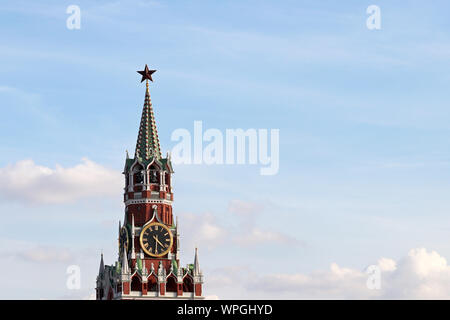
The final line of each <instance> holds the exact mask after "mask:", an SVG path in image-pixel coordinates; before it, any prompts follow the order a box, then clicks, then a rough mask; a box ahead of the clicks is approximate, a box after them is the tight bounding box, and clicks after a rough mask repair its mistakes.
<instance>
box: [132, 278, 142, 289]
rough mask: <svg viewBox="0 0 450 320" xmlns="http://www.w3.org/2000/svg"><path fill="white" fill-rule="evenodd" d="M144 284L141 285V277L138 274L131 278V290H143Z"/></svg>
mask: <svg viewBox="0 0 450 320" xmlns="http://www.w3.org/2000/svg"><path fill="white" fill-rule="evenodd" d="M141 290H142V285H141V279H139V277H138V276H135V277H133V279H131V291H141Z"/></svg>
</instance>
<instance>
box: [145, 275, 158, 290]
mask: <svg viewBox="0 0 450 320" xmlns="http://www.w3.org/2000/svg"><path fill="white" fill-rule="evenodd" d="M147 283H148V291H158V282H157V281H156V277H155V276H154V275H151V276H150V277H148V280H147Z"/></svg>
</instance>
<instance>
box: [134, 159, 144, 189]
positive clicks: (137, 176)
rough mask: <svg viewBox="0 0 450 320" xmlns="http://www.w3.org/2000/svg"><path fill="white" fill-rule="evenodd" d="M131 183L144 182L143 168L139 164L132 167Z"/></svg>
mask: <svg viewBox="0 0 450 320" xmlns="http://www.w3.org/2000/svg"><path fill="white" fill-rule="evenodd" d="M133 183H134V184H140V183H144V168H143V167H142V166H141V165H140V164H138V165H136V166H135V167H134V168H133Z"/></svg>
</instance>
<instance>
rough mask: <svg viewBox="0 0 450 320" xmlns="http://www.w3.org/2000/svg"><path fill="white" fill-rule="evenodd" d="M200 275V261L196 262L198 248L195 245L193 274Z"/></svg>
mask: <svg viewBox="0 0 450 320" xmlns="http://www.w3.org/2000/svg"><path fill="white" fill-rule="evenodd" d="M199 275H200V263H199V262H198V249H197V247H195V257H194V276H199Z"/></svg>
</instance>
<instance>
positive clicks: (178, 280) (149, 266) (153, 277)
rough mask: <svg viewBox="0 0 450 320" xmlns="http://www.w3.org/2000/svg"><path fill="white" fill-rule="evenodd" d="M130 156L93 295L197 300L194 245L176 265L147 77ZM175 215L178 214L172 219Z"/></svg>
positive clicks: (175, 237)
mask: <svg viewBox="0 0 450 320" xmlns="http://www.w3.org/2000/svg"><path fill="white" fill-rule="evenodd" d="M153 72H155V70H148V68H147V65H146V66H145V70H144V71H139V73H141V74H142V75H143V77H142V81H143V80H146V92H145V102H144V108H143V110H142V118H141V123H140V127H139V134H138V139H137V143H136V150H135V154H134V158H129V156H128V152H127V158H126V161H125V168H124V172H123V174H124V175H125V188H124V202H125V217H124V223H123V226H122V225H121V223H120V222H119V259H118V261H117V262H116V263H115V265H112V266H105V265H104V262H103V255H102V257H101V261H100V270H99V275H98V277H97V287H96V291H97V299H168V298H169V299H179V298H181V299H203V296H202V283H203V275H202V273H201V271H200V267H199V262H198V254H197V249H195V258H194V263H193V264H188V265H186V267H181V266H180V260H179V251H180V241H179V236H180V235H179V233H178V231H179V228H178V221H175V220H174V216H173V213H172V201H173V189H172V181H171V176H172V173H173V169H172V164H171V161H170V155H169V154H167V156H166V157H165V158H163V157H162V156H161V148H160V144H159V138H158V131H157V129H156V122H155V116H154V113H153V107H152V103H151V100H150V92H149V85H148V80H151V81H153V80H152V78H151V74H152V73H153ZM176 220H178V219H176Z"/></svg>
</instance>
